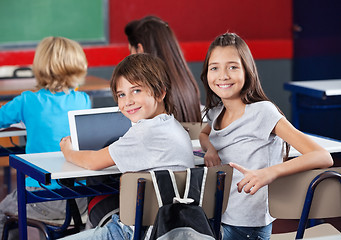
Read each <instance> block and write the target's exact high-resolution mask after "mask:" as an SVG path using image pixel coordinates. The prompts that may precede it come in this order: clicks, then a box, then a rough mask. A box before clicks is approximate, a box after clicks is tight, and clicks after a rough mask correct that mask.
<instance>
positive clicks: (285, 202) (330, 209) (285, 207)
mask: <svg viewBox="0 0 341 240" xmlns="http://www.w3.org/2000/svg"><path fill="white" fill-rule="evenodd" d="M326 171H334V172H337V173H341V168H340V167H335V168H328V169H316V170H309V171H305V172H301V173H297V174H293V175H289V176H285V177H282V178H278V179H276V180H275V181H274V182H272V183H271V184H270V185H269V210H270V215H271V216H273V217H275V218H279V219H300V218H301V214H302V209H303V206H304V202H305V198H306V195H307V190H308V188H309V185H310V183H311V182H312V181H313V180H314V178H315V177H316V176H318V175H319V174H321V173H323V175H324V177H325V176H326V175H327V174H325V173H324V172H326ZM333 175H334V177H328V178H327V179H325V180H323V181H322V182H319V184H318V186H317V187H316V189H315V193H314V197H313V201H312V204H311V208H310V211H309V216H308V218H316V219H319V218H330V217H340V216H341V179H340V176H336V175H338V174H333ZM322 178H323V177H322ZM322 178H321V177H320V179H319V180H321V179H322Z"/></svg>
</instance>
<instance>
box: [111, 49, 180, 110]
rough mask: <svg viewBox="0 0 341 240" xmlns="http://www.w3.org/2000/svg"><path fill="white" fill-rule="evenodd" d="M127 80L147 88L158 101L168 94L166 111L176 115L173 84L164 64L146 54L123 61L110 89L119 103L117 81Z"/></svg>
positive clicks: (165, 100)
mask: <svg viewBox="0 0 341 240" xmlns="http://www.w3.org/2000/svg"><path fill="white" fill-rule="evenodd" d="M121 76H122V77H124V78H126V79H127V80H128V81H129V82H130V83H132V84H138V85H140V86H145V87H147V88H148V89H149V90H150V92H151V95H152V96H153V97H154V98H155V99H156V98H159V97H161V96H162V94H163V93H164V92H166V96H165V98H164V100H163V101H164V104H165V109H166V112H167V113H168V114H174V112H175V109H174V104H173V101H172V99H171V95H170V94H169V93H170V90H171V82H170V79H169V76H168V73H167V71H166V67H165V64H164V62H163V61H162V60H161V59H160V58H158V57H155V56H152V55H150V54H146V53H140V54H133V55H129V56H127V57H126V58H125V59H123V60H122V61H121V62H120V63H119V64H118V65H117V66H116V67H115V69H114V72H113V75H112V77H111V83H110V87H111V90H112V92H113V95H114V99H115V101H116V102H117V92H116V90H117V80H118V79H119V78H120V77H121Z"/></svg>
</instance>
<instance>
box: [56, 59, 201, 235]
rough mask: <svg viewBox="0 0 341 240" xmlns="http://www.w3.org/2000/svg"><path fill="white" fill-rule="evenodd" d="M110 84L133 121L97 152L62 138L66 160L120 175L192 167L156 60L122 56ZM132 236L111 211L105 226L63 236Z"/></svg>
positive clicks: (167, 84) (189, 149)
mask: <svg viewBox="0 0 341 240" xmlns="http://www.w3.org/2000/svg"><path fill="white" fill-rule="evenodd" d="M110 85H111V89H112V92H113V96H114V98H115V101H117V103H118V107H119V109H120V110H121V112H122V113H123V114H124V115H125V116H126V117H127V118H129V119H130V120H131V121H132V122H133V123H135V124H134V125H133V126H132V127H131V128H130V129H129V130H128V131H127V133H126V134H125V135H124V136H123V137H121V138H119V139H118V140H117V141H116V142H114V143H112V144H111V145H109V146H108V147H105V148H103V149H101V150H98V151H74V150H72V144H71V141H70V137H69V136H68V137H65V138H63V139H62V141H61V142H60V147H61V150H62V152H63V154H64V156H65V159H66V160H67V161H70V162H71V163H74V164H76V165H78V166H81V167H84V168H87V169H92V170H98V169H102V168H105V167H109V166H112V165H116V166H117V168H118V169H119V170H120V171H121V172H122V173H124V172H127V171H129V172H136V171H149V170H164V169H172V170H175V171H176V170H184V169H186V168H190V167H194V157H193V150H192V144H191V141H190V138H189V135H188V134H187V132H186V131H185V129H184V128H183V127H182V126H181V124H180V123H179V122H178V121H177V120H176V119H175V118H174V116H173V115H172V112H173V110H174V104H173V102H172V96H171V95H169V94H168V92H169V91H170V89H171V82H170V79H169V76H168V74H167V72H166V67H165V65H164V63H163V61H162V60H161V59H159V58H158V57H154V56H151V55H149V54H144V53H141V54H133V55H130V56H127V57H126V58H125V59H123V61H122V62H120V63H119V64H118V65H117V66H116V67H115V69H114V73H113V76H112V79H111V84H110ZM132 237H133V230H132V229H131V228H130V227H129V226H125V225H123V224H122V223H121V222H120V221H119V216H118V215H117V214H114V215H112V219H111V220H110V221H109V222H108V223H107V224H106V225H105V226H104V227H98V226H97V227H96V228H92V229H89V230H86V231H83V232H81V233H78V234H76V235H71V236H69V237H66V238H65V239H82V240H84V239H92V240H93V239H132Z"/></svg>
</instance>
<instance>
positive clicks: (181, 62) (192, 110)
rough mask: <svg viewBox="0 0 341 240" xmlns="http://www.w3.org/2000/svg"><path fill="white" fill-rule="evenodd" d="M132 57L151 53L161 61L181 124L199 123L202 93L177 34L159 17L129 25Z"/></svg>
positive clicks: (127, 31)
mask: <svg viewBox="0 0 341 240" xmlns="http://www.w3.org/2000/svg"><path fill="white" fill-rule="evenodd" d="M124 32H125V34H126V36H127V38H128V42H129V50H130V53H131V54H134V53H149V54H151V55H153V56H157V57H159V58H161V59H162V60H163V61H164V62H165V64H166V67H167V72H168V74H169V77H170V79H171V81H172V91H171V95H172V98H173V101H174V104H175V110H176V112H175V113H174V116H175V118H176V119H177V120H178V121H179V122H200V121H201V110H200V92H199V87H198V84H197V82H196V80H195V79H194V77H193V75H192V73H191V71H190V70H189V67H188V65H187V63H186V61H185V58H184V56H183V53H182V51H181V49H180V46H179V43H178V41H177V39H176V36H175V34H174V32H173V31H172V29H171V27H170V26H169V25H168V23H166V22H164V21H163V20H161V19H160V18H158V17H155V16H147V17H144V18H142V19H140V20H134V21H131V22H129V23H128V24H127V25H126V27H125V30H124Z"/></svg>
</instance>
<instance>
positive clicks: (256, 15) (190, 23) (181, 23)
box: [109, 0, 292, 43]
mask: <svg viewBox="0 0 341 240" xmlns="http://www.w3.org/2000/svg"><path fill="white" fill-rule="evenodd" d="M109 12H110V14H109V15H110V17H109V35H110V42H111V43H123V42H127V40H126V37H125V36H124V32H123V29H124V26H125V25H126V24H127V23H128V22H129V21H131V20H134V19H139V18H142V17H144V16H146V15H157V16H159V17H161V18H162V19H163V20H165V21H167V22H168V23H169V25H170V26H171V28H172V29H173V30H174V32H175V34H176V35H177V37H178V39H179V41H184V42H186V41H211V40H213V38H214V37H215V36H217V35H219V34H221V33H224V32H226V31H227V30H229V31H232V32H236V33H238V34H239V35H240V36H241V37H243V38H246V39H290V38H291V36H292V33H291V28H292V1H289V0H275V1H274V0H256V1H255V0H239V1H231V0H214V1H207V0H172V1H159V0H149V1H139V0H124V1H117V0H110V1H109Z"/></svg>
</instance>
